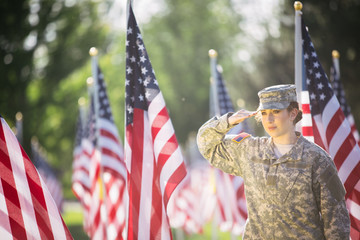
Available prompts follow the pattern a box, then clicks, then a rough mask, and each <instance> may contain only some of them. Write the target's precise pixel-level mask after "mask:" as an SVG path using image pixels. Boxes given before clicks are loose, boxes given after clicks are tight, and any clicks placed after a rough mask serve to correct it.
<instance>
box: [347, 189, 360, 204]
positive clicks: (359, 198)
mask: <svg viewBox="0 0 360 240" xmlns="http://www.w3.org/2000/svg"><path fill="white" fill-rule="evenodd" d="M348 198H349V199H351V201H353V202H355V203H356V204H357V205H360V192H359V191H358V190H356V189H355V188H354V190H352V192H351V193H350V194H349V197H348Z"/></svg>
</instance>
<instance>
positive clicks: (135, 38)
mask: <svg viewBox="0 0 360 240" xmlns="http://www.w3.org/2000/svg"><path fill="white" fill-rule="evenodd" d="M125 89H126V90H125V92H126V97H125V102H126V125H128V124H131V123H132V122H133V114H134V108H139V109H142V110H144V111H147V109H148V106H149V104H150V103H151V101H152V100H153V99H154V98H155V96H156V95H157V94H158V93H159V92H160V89H159V86H158V82H157V80H156V78H155V73H154V70H153V68H152V66H151V63H150V60H149V57H148V54H147V52H146V49H145V46H144V42H143V39H142V36H141V33H140V30H139V27H138V25H137V23H136V20H135V16H134V13H133V11H132V8H131V6H130V10H129V21H128V28H127V41H126V79H125Z"/></svg>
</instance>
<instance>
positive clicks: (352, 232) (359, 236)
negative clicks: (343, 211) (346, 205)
mask: <svg viewBox="0 0 360 240" xmlns="http://www.w3.org/2000/svg"><path fill="white" fill-rule="evenodd" d="M350 220H351V228H350V237H351V239H360V232H359V230H358V229H359V228H357V229H356V228H354V227H353V226H352V225H353V222H356V225H357V226H359V225H360V224H359V223H358V220H357V219H356V218H354V217H353V216H351V215H350ZM354 224H355V223H354Z"/></svg>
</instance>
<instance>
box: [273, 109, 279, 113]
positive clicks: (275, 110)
mask: <svg viewBox="0 0 360 240" xmlns="http://www.w3.org/2000/svg"><path fill="white" fill-rule="evenodd" d="M280 112H281V110H278V109H274V110H273V113H274V114H278V113H280Z"/></svg>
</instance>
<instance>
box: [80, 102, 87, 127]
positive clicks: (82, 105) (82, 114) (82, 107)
mask: <svg viewBox="0 0 360 240" xmlns="http://www.w3.org/2000/svg"><path fill="white" fill-rule="evenodd" d="M78 104H79V112H80V114H79V115H80V121H81V126H82V128H83V126H85V124H86V122H85V121H86V113H85V104H86V100H85V98H84V97H80V98H79V100H78ZM81 130H83V129H81Z"/></svg>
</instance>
